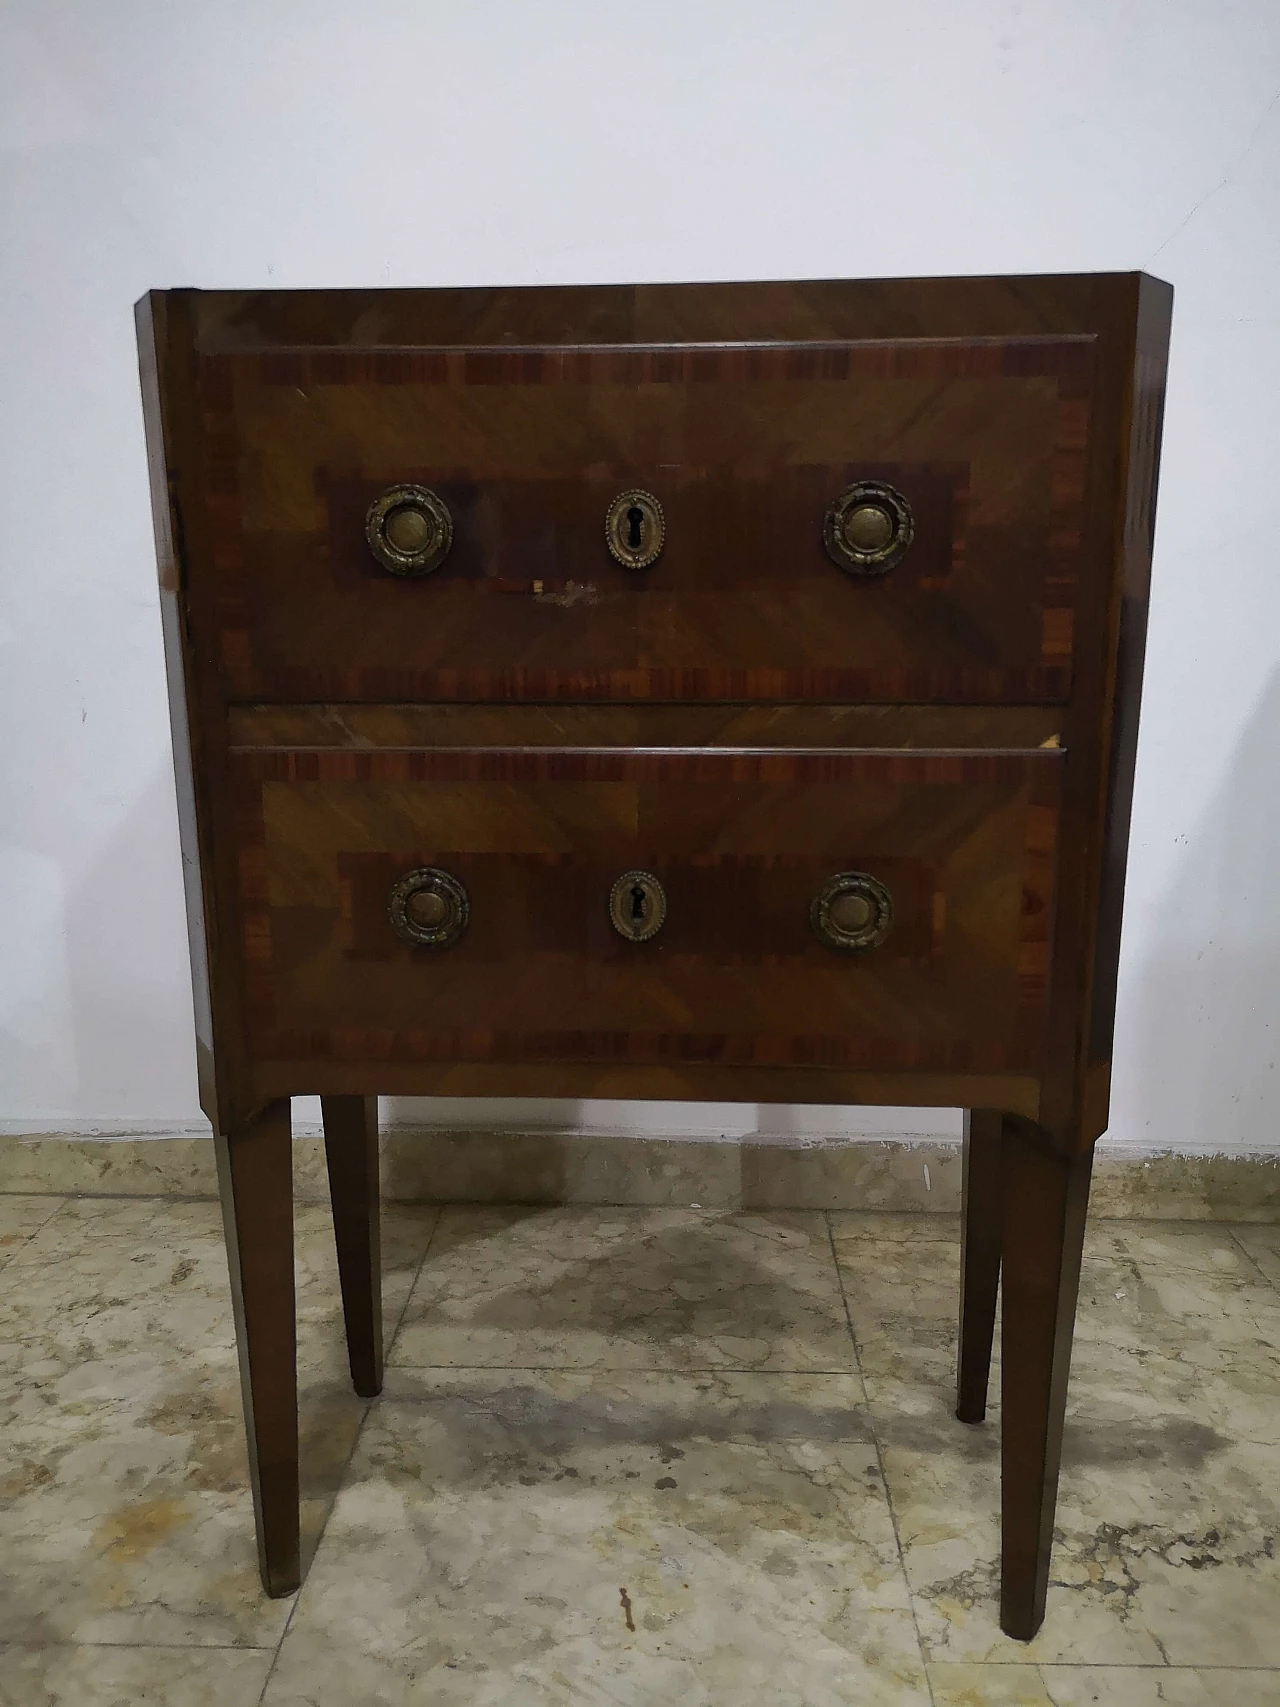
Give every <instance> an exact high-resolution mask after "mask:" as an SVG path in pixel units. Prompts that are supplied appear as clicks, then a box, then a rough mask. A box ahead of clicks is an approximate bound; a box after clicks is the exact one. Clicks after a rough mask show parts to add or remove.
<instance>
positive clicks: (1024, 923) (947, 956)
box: [232, 747, 1063, 1072]
mask: <svg viewBox="0 0 1280 1707" xmlns="http://www.w3.org/2000/svg"><path fill="white" fill-rule="evenodd" d="M232 762H233V767H234V772H235V788H236V800H237V810H238V829H237V833H238V836H239V850H240V882H241V897H240V899H241V922H242V929H243V953H244V966H245V991H244V994H245V1011H246V1015H247V1023H248V1033H249V1035H248V1042H249V1048H250V1052H251V1054H252V1055H253V1056H254V1058H255V1059H257V1060H259V1061H270V1060H287V1061H291V1062H307V1061H313V1062H317V1063H318V1062H324V1061H338V1062H341V1061H348V1062H369V1063H389V1062H402V1063H403V1062H424V1063H426V1062H447V1061H455V1062H495V1063H497V1062H506V1063H511V1062H546V1061H580V1062H601V1063H619V1064H622V1063H663V1062H667V1063H720V1064H728V1065H735V1064H737V1065H743V1066H747V1065H750V1066H755V1067H769V1066H778V1067H781V1066H811V1067H834V1068H859V1069H869V1070H874V1071H883V1072H891V1071H904V1070H905V1071H940V1072H947V1071H950V1072H1006V1071H1021V1072H1034V1071H1035V1070H1036V1069H1037V1067H1038V1065H1039V1062H1040V1055H1041V1034H1042V1029H1043V1018H1044V1010H1045V999H1046V988H1047V978H1048V953H1049V943H1050V935H1051V933H1050V922H1051V917H1052V900H1053V897H1052V890H1053V872H1054V855H1055V846H1056V833H1057V802H1058V795H1059V783H1060V775H1061V766H1062V762H1063V754H1062V753H1061V752H1058V751H1053V750H1037V751H1029V752H1023V751H1018V752H972V751H971V752H963V753H961V752H929V751H894V752H885V751H875V752H872V751H822V752H817V751H776V750H774V751H756V750H751V751H732V750H718V751H708V750H697V751H688V750H684V751H682V750H679V749H671V748H665V749H660V750H625V751H624V750H610V749H555V748H539V749H531V748H519V749H502V748H493V747H489V748H484V749H465V748H433V749H423V750H418V749H413V750H407V749H379V750H360V751H351V750H328V751H321V750H316V749H314V748H313V749H256V750H249V749H239V750H238V751H236V752H235V754H234V755H233V761H232ZM415 874H424V875H415ZM432 874H434V875H432ZM628 874H640V875H638V876H636V875H628ZM620 879H622V880H623V881H622V882H621V883H620V882H619V880H620ZM833 880H840V881H836V882H834V883H833ZM823 897H825V904H824V901H823V899H822V898H823ZM660 915H661V916H660ZM406 919H407V920H408V923H407V924H406ZM651 927H652V928H651ZM415 930H416V931H417V933H418V934H419V935H421V936H426V937H428V938H429V937H431V936H433V935H434V936H436V937H439V938H441V939H442V940H440V941H438V942H431V941H415V940H408V939H407V938H411V937H412V935H413V933H414V931H415ZM824 933H825V934H824ZM636 938H643V940H635V939H636ZM860 944H861V945H862V946H859V945H860Z"/></svg>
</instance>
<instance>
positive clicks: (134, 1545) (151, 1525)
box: [0, 1199, 435, 1646]
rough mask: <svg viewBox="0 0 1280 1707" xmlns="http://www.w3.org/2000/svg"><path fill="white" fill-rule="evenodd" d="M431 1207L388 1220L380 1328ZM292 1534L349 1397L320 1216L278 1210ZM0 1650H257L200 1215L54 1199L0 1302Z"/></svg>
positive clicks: (268, 1638) (317, 1485) (231, 1357)
mask: <svg viewBox="0 0 1280 1707" xmlns="http://www.w3.org/2000/svg"><path fill="white" fill-rule="evenodd" d="M434 1220H435V1212H434V1211H432V1210H426V1211H417V1210H412V1209H401V1208H395V1209H393V1210H392V1211H391V1212H390V1213H389V1214H388V1216H387V1238H386V1254H387V1261H386V1268H387V1293H388V1305H389V1314H390V1315H391V1319H392V1321H394V1319H395V1313H396V1311H397V1309H398V1307H399V1306H400V1305H401V1304H402V1303H403V1300H404V1298H405V1297H406V1296H407V1294H408V1290H409V1286H410V1284H411V1281H412V1278H413V1274H414V1273H415V1271H416V1268H417V1264H418V1261H419V1260H420V1257H421V1254H422V1251H423V1249H424V1248H425V1245H426V1242H427V1239H428V1237H429V1234H430V1229H431V1227H432V1225H433V1224H434ZM297 1233H298V1237H297V1274H298V1282H299V1285H298V1298H299V1318H300V1322H299V1366H300V1372H301V1406H300V1408H301V1417H302V1429H301V1434H302V1465H303V1494H304V1512H303V1515H304V1536H305V1538H306V1542H307V1543H308V1544H314V1541H315V1539H316V1537H317V1535H318V1532H319V1529H320V1526H321V1524H322V1522H323V1519H324V1516H325V1514H326V1512H327V1509H328V1505H329V1503H330V1501H331V1499H332V1495H333V1492H334V1491H335V1489H336V1486H337V1483H338V1481H339V1479H340V1476H341V1472H342V1468H343V1466H344V1464H345V1462H346V1458H347V1456H348V1454H349V1451H350V1448H351V1446H352V1444H353V1443H354V1439H355V1435H356V1432H357V1430H358V1427H359V1424H360V1421H361V1418H362V1417H363V1414H364V1409H365V1407H364V1404H363V1402H362V1401H360V1400H358V1399H357V1398H356V1396H355V1395H354V1393H353V1392H352V1391H351V1389H350V1381H349V1377H348V1375H347V1372H346V1368H345V1349H344V1343H343V1339H342V1330H341V1322H340V1316H341V1304H340V1299H339V1295H338V1286H337V1276H336V1263H335V1261H334V1258H333V1255H332V1249H331V1247H332V1229H331V1226H330V1225H329V1222H328V1216H327V1212H326V1211H324V1210H322V1209H320V1208H303V1209H301V1210H300V1211H299V1212H298V1217H297ZM0 1431H2V1436H3V1439H4V1442H5V1447H6V1457H5V1462H4V1469H3V1472H0V1640H10V1641H21V1642H27V1643H32V1642H40V1641H54V1642H62V1641H90V1642H112V1643H144V1644H167V1643H180V1644H184V1643H197V1644H208V1645H213V1646H216V1645H221V1644H245V1645H258V1644H262V1643H272V1642H274V1641H275V1640H276V1639H277V1638H278V1636H279V1634H280V1631H281V1629H282V1628H283V1625H284V1619H285V1617H286V1616H287V1610H288V1603H287V1602H276V1601H268V1600H266V1599H265V1597H264V1596H263V1595H262V1592H261V1589H260V1586H259V1583H258V1580H257V1567H256V1554H255V1550H254V1541H253V1515H252V1508H251V1501H250V1496H249V1488H248V1468H247V1462H246V1457H245V1446H244V1428H243V1419H242V1415H241V1407H240V1385H239V1371H238V1364H237V1359H236V1351H235V1338H234V1331H233V1326H232V1318H231V1306H230V1295H229V1288H228V1283H227V1271H226V1260H225V1255H224V1252H223V1247H222V1230H221V1222H220V1219H219V1216H218V1211H217V1207H216V1205H209V1204H201V1203H179V1202H159V1201H152V1202H150V1203H147V1202H144V1201H141V1200H130V1199H115V1200H109V1199H95V1200H83V1201H79V1202H75V1201H72V1202H69V1203H68V1204H67V1205H66V1206H65V1207H64V1209H63V1210H62V1211H60V1212H59V1214H58V1215H56V1216H54V1217H52V1218H51V1219H50V1220H49V1221H48V1222H46V1223H45V1225H44V1227H43V1228H41V1229H40V1231H39V1233H38V1234H37V1235H36V1237H35V1238H33V1239H32V1240H30V1241H29V1242H28V1244H27V1245H25V1246H24V1247H23V1248H22V1250H21V1251H20V1253H19V1254H18V1255H17V1256H16V1257H15V1258H14V1259H13V1260H12V1261H11V1262H10V1263H9V1265H8V1267H7V1268H6V1271H5V1285H4V1288H3V1295H2V1296H0Z"/></svg>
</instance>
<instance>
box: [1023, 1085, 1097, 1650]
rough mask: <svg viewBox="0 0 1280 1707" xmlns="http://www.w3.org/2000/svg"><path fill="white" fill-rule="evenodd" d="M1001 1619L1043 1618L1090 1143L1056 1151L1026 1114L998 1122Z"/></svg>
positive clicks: (1032, 1624) (1032, 1622) (1032, 1628)
mask: <svg viewBox="0 0 1280 1707" xmlns="http://www.w3.org/2000/svg"><path fill="white" fill-rule="evenodd" d="M1002 1159H1003V1172H1004V1180H1003V1194H1004V1216H1003V1227H1004V1233H1003V1253H1002V1254H1003V1282H1002V1285H1003V1293H1002V1297H1003V1303H1002V1306H1001V1317H1000V1345H1001V1360H1000V1407H1001V1428H1000V1447H1001V1513H1002V1514H1001V1574H1000V1625H1001V1628H1002V1629H1003V1630H1004V1631H1005V1632H1006V1633H1007V1634H1008V1635H1010V1636H1016V1637H1018V1638H1019V1639H1020V1640H1021V1641H1030V1639H1031V1637H1032V1636H1034V1635H1035V1633H1036V1631H1037V1630H1038V1629H1039V1628H1040V1625H1041V1623H1042V1622H1043V1620H1044V1609H1045V1595H1046V1591H1047V1588H1048V1583H1049V1561H1050V1555H1051V1552H1052V1549H1053V1520H1054V1511H1055V1508H1056V1505H1057V1497H1058V1471H1059V1467H1060V1465H1061V1462H1062V1425H1063V1419H1064V1417H1065V1415H1066V1403H1067V1378H1068V1376H1069V1374H1070V1370H1071V1334H1072V1328H1073V1325H1074V1323H1075V1313H1076V1292H1077V1290H1078V1288H1079V1284H1080V1255H1081V1251H1082V1249H1083V1246H1084V1225H1085V1213H1086V1211H1087V1209H1088V1206H1089V1176H1090V1172H1091V1170H1092V1166H1093V1151H1092V1150H1091V1149H1090V1150H1084V1151H1083V1152H1081V1153H1080V1154H1078V1155H1073V1156H1063V1155H1061V1154H1060V1153H1059V1152H1058V1151H1057V1150H1056V1149H1055V1148H1054V1146H1053V1144H1052V1143H1051V1142H1050V1140H1049V1139H1048V1136H1047V1134H1045V1133H1044V1132H1043V1130H1042V1129H1040V1128H1039V1127H1037V1126H1036V1125H1035V1124H1034V1123H1032V1122H1029V1121H1023V1120H1020V1119H1018V1118H1016V1117H1010V1118H1008V1119H1006V1120H1005V1121H1004V1123H1003V1158H1002Z"/></svg>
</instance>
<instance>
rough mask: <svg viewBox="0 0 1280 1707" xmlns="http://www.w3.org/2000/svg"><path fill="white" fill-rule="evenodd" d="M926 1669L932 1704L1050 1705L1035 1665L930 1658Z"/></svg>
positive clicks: (966, 1706) (978, 1706) (962, 1706)
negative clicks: (960, 1661)
mask: <svg viewBox="0 0 1280 1707" xmlns="http://www.w3.org/2000/svg"><path fill="white" fill-rule="evenodd" d="M927 1670H928V1676H929V1688H930V1690H931V1691H932V1693H933V1707H1052V1704H1051V1702H1050V1698H1049V1696H1048V1695H1047V1694H1046V1693H1045V1686H1044V1679H1043V1678H1042V1677H1041V1676H1040V1668H1039V1667H1038V1666H1034V1665H965V1664H963V1663H959V1664H957V1663H947V1662H945V1661H943V1662H939V1661H937V1660H933V1661H931V1662H930V1664H929V1666H928V1668H927ZM1124 1675H1125V1676H1131V1675H1132V1671H1131V1669H1130V1670H1126V1671H1125V1673H1124Z"/></svg>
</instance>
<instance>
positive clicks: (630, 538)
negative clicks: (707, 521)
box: [604, 489, 667, 569]
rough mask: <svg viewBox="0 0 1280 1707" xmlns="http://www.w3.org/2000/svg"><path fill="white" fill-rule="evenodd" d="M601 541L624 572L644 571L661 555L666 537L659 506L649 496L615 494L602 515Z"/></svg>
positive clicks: (646, 494) (637, 492)
mask: <svg viewBox="0 0 1280 1707" xmlns="http://www.w3.org/2000/svg"><path fill="white" fill-rule="evenodd" d="M604 537H605V541H606V543H607V545H608V547H609V550H610V552H611V553H612V555H613V557H614V560H615V561H616V562H618V563H621V565H622V567H623V568H624V569H647V568H648V567H649V565H650V564H651V563H656V562H657V561H658V558H659V557H660V556H661V555H662V547H663V545H664V543H665V541H666V537H667V523H666V517H665V516H664V515H663V513H662V505H661V504H660V503H659V502H658V500H657V499H656V498H655V497H654V495H653V493H652V492H641V491H639V490H634V489H633V490H632V491H629V492H619V493H618V496H617V497H616V498H615V499H614V500H613V502H612V504H610V505H609V508H608V510H607V511H606V512H605V518H604Z"/></svg>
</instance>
